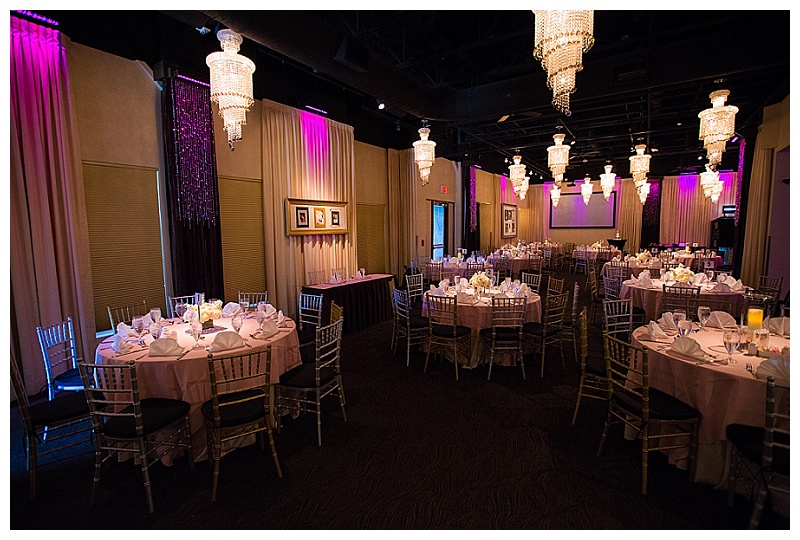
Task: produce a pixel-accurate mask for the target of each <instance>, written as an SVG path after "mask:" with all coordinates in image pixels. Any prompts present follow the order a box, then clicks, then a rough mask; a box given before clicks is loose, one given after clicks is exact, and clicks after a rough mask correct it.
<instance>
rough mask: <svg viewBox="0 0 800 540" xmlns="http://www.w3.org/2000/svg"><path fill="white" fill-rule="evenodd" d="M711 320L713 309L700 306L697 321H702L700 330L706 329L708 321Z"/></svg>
mask: <svg viewBox="0 0 800 540" xmlns="http://www.w3.org/2000/svg"><path fill="white" fill-rule="evenodd" d="M710 318H711V308H710V307H708V306H699V307H698V308H697V320H698V321H700V328H704V327H705V326H706V323H707V322H708V319H710Z"/></svg>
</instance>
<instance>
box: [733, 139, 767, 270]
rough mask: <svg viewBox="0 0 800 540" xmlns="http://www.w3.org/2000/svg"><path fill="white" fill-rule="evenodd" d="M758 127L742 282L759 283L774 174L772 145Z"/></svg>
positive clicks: (764, 257)
mask: <svg viewBox="0 0 800 540" xmlns="http://www.w3.org/2000/svg"><path fill="white" fill-rule="evenodd" d="M762 128H763V125H762V126H760V127H759V135H758V136H757V137H756V148H755V150H754V153H753V168H752V169H751V171H750V191H749V195H748V199H747V226H746V228H745V233H744V246H743V249H742V258H741V260H742V275H741V280H742V283H744V284H746V285H750V286H757V285H758V278H759V276H761V275H763V274H764V269H765V268H766V264H767V262H766V258H767V236H768V235H769V226H770V223H769V213H770V208H771V207H772V183H773V176H774V163H775V149H774V148H767V147H766V144H765V141H764V136H763V135H762V134H761V133H760V131H761V129H762Z"/></svg>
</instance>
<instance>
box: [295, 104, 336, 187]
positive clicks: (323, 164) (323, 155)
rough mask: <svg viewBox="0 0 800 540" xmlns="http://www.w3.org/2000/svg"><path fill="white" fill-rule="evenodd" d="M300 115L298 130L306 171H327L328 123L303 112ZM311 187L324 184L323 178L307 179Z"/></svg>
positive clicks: (314, 115) (319, 117)
mask: <svg viewBox="0 0 800 540" xmlns="http://www.w3.org/2000/svg"><path fill="white" fill-rule="evenodd" d="M298 113H299V114H300V130H301V131H302V133H303V142H304V144H305V147H306V148H305V154H306V159H307V160H308V168H307V171H308V172H311V171H327V170H328V166H327V162H328V160H329V158H330V156H329V146H330V141H329V140H328V123H327V121H326V119H325V118H323V117H321V116H318V115H316V114H311V113H308V112H305V111H298ZM307 180H308V181H309V182H310V184H311V185H314V184H316V183H318V182H319V183H324V182H325V181H326V179H325V178H308V179H307Z"/></svg>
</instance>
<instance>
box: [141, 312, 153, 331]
mask: <svg viewBox="0 0 800 540" xmlns="http://www.w3.org/2000/svg"><path fill="white" fill-rule="evenodd" d="M152 322H153V318H152V317H151V316H150V313H145V314H144V316H143V317H142V324H143V325H144V326H143V327H144V328H150V323H152Z"/></svg>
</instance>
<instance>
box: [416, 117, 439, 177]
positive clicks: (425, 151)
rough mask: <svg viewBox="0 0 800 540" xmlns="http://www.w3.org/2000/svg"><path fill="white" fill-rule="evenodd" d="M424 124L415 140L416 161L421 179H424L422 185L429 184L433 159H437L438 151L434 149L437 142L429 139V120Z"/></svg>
mask: <svg viewBox="0 0 800 540" xmlns="http://www.w3.org/2000/svg"><path fill="white" fill-rule="evenodd" d="M423 126H424V127H421V128H419V140H418V141H414V161H416V162H417V167H418V168H419V179H420V180H421V181H422V185H423V186H427V185H428V180H430V176H431V167H433V160H434V159H436V156H435V153H436V151H435V150H434V149H435V148H436V143H435V142H433V141H429V140H428V135H430V133H431V130H430V129H428V126H427V122H423Z"/></svg>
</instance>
